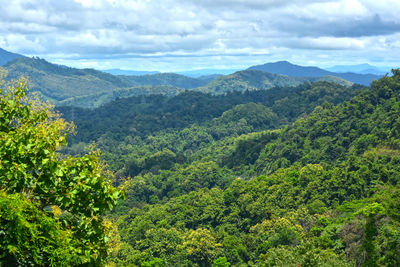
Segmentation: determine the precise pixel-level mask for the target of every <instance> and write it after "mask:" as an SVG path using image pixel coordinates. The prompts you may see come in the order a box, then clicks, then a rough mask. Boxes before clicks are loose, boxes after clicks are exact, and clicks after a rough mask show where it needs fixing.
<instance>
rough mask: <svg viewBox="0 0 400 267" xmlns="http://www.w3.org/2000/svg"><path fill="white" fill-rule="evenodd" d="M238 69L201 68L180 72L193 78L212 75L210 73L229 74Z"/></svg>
mask: <svg viewBox="0 0 400 267" xmlns="http://www.w3.org/2000/svg"><path fill="white" fill-rule="evenodd" d="M236 71H239V70H238V69H200V70H189V71H180V72H177V73H178V74H182V75H185V76H188V77H192V78H200V77H201V76H210V75H229V74H232V73H234V72H236Z"/></svg>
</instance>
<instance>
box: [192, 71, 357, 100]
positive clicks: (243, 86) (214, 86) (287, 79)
mask: <svg viewBox="0 0 400 267" xmlns="http://www.w3.org/2000/svg"><path fill="white" fill-rule="evenodd" d="M315 81H329V82H335V83H338V84H341V85H345V86H351V84H352V83H351V82H348V81H346V80H344V79H341V78H337V77H334V76H326V77H318V78H303V77H291V76H286V75H280V74H273V73H268V72H263V71H259V70H245V71H238V72H235V73H233V74H231V75H226V76H221V77H219V78H217V79H215V80H214V81H212V82H210V83H209V84H207V85H206V86H203V87H200V88H196V90H198V91H201V92H205V93H212V94H223V93H227V92H230V91H239V92H245V91H254V90H267V89H269V88H272V87H276V86H278V87H288V86H289V87H294V86H298V85H300V84H302V83H304V82H315Z"/></svg>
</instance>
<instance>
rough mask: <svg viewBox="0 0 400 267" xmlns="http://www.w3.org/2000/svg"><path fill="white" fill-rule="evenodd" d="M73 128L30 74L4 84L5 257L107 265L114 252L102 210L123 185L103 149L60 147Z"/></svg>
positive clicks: (1, 256)
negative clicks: (34, 86)
mask: <svg viewBox="0 0 400 267" xmlns="http://www.w3.org/2000/svg"><path fill="white" fill-rule="evenodd" d="M71 129H72V125H71V124H69V123H67V122H65V121H64V120H63V119H61V118H60V117H59V115H58V114H56V113H54V112H53V111H52V110H51V107H49V106H48V105H45V104H43V103H40V102H39V101H38V100H31V99H28V98H27V87H26V81H25V80H20V81H16V82H13V83H11V84H9V85H8V86H3V87H2V88H0V193H1V194H0V235H2V237H1V238H0V261H2V262H4V263H9V264H10V265H12V264H13V263H14V264H23V265H24V264H27V265H56V266H60V265H78V264H92V265H99V264H101V263H102V262H103V260H104V258H105V256H106V255H107V251H108V249H109V246H108V241H109V239H110V236H108V230H110V229H111V225H110V223H108V222H107V221H106V220H104V219H103V218H102V216H101V215H102V214H104V212H105V211H106V210H107V209H111V208H112V207H113V206H114V205H115V204H116V201H117V200H118V199H119V198H120V197H121V191H120V190H119V189H116V188H114V187H113V186H112V184H111V180H110V177H109V174H108V173H107V172H106V171H105V170H104V169H103V165H102V163H101V161H100V160H99V155H98V153H97V152H94V151H92V152H91V153H89V154H88V155H84V156H82V157H71V156H62V155H61V154H60V153H59V152H58V151H59V149H60V148H61V147H62V146H64V145H65V144H66V141H67V133H68V132H69V131H70V130H71ZM19 203H20V204H19ZM68 255H71V256H68Z"/></svg>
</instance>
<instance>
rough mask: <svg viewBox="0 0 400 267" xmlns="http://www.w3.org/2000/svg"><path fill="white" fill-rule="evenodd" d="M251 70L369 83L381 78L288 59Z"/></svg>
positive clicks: (251, 68)
mask: <svg viewBox="0 0 400 267" xmlns="http://www.w3.org/2000/svg"><path fill="white" fill-rule="evenodd" d="M249 69H250V70H261V71H265V72H270V73H276V74H284V75H288V76H294V77H323V76H336V77H340V78H343V79H346V80H348V81H351V82H354V83H359V84H362V85H367V86H368V85H369V84H370V83H371V82H372V81H373V80H377V79H379V78H380V77H381V76H379V75H375V74H358V73H352V72H346V73H339V72H331V71H327V70H323V69H320V68H318V67H303V66H298V65H294V64H291V63H290V62H287V61H278V62H275V63H267V64H264V65H257V66H252V67H250V68H249Z"/></svg>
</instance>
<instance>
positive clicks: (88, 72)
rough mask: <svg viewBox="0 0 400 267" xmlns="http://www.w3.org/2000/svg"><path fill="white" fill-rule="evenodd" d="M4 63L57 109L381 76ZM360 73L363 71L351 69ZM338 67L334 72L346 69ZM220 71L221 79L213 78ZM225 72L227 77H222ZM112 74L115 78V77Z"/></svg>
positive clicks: (265, 68) (279, 68)
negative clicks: (141, 97)
mask: <svg viewBox="0 0 400 267" xmlns="http://www.w3.org/2000/svg"><path fill="white" fill-rule="evenodd" d="M0 59H1V62H2V65H3V68H5V69H6V70H7V71H8V73H9V74H8V79H17V78H19V77H20V76H26V77H28V78H29V80H30V82H31V84H30V88H31V92H38V93H39V95H40V97H41V98H42V99H45V100H50V101H51V102H53V103H54V104H56V105H58V106H60V105H73V106H81V107H90V108H93V107H97V106H100V105H102V104H104V103H107V102H110V101H112V100H114V99H117V98H120V97H129V96H138V95H151V94H162V95H167V96H174V95H177V94H179V93H180V92H183V91H185V90H196V91H201V92H207V93H211V94H224V93H227V92H230V91H241V92H243V91H246V90H249V91H252V90H262V89H264V90H265V89H269V88H272V87H275V86H280V87H287V86H298V85H300V84H302V83H304V82H316V81H329V82H335V83H338V84H341V85H345V86H350V85H352V84H353V83H358V84H362V85H367V86H368V85H369V84H370V83H371V81H372V80H375V79H378V78H380V77H381V76H379V75H376V74H359V73H350V72H346V73H339V72H332V71H327V70H324V69H321V68H318V67H303V66H299V65H294V64H291V63H289V62H287V61H279V62H275V63H266V64H264V65H257V66H252V67H250V68H248V69H247V70H241V71H237V72H235V73H233V74H229V73H230V72H233V71H234V70H216V69H203V70H194V71H187V72H182V73H184V74H186V75H182V74H177V73H158V72H156V71H154V72H147V71H128V70H119V69H114V70H108V71H98V70H94V69H76V68H71V67H67V66H63V65H57V64H52V63H50V62H47V61H46V60H44V59H40V58H35V57H33V58H29V57H24V56H22V55H19V54H14V53H10V52H7V51H5V50H0ZM348 67H349V68H350V69H354V70H360V69H363V67H369V68H372V67H373V66H370V65H362V66H358V67H354V66H353V67H351V66H348ZM343 68H344V67H343V66H342V67H341V66H338V67H336V69H338V70H339V69H343ZM214 71H217V72H218V71H220V72H219V74H213V72H214ZM221 72H222V73H224V74H228V75H221ZM111 73H113V74H111Z"/></svg>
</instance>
